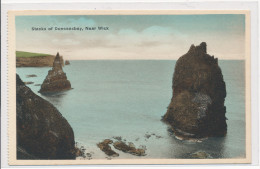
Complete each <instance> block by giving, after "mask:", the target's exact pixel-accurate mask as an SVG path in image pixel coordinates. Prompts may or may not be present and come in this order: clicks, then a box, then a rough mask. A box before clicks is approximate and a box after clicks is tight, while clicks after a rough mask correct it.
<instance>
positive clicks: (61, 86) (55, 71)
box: [39, 53, 71, 93]
mask: <svg viewBox="0 0 260 169" xmlns="http://www.w3.org/2000/svg"><path fill="white" fill-rule="evenodd" d="M62 64H64V63H63V59H62V57H61V56H60V55H59V53H57V55H56V57H55V59H54V62H53V67H52V70H49V72H48V75H47V76H46V78H45V80H44V81H43V83H42V85H41V89H40V91H39V92H40V93H50V92H59V91H64V90H69V89H71V84H70V81H69V80H67V76H66V73H64V72H63V70H62Z"/></svg>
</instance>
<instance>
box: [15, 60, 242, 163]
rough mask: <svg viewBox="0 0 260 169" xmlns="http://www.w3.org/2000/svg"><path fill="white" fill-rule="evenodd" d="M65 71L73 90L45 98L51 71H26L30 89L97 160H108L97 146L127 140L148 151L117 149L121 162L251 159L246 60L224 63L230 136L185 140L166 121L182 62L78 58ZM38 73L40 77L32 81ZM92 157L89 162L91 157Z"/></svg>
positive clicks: (22, 70) (23, 70) (19, 70)
mask: <svg viewBox="0 0 260 169" xmlns="http://www.w3.org/2000/svg"><path fill="white" fill-rule="evenodd" d="M70 63H71V64H70V65H65V66H64V67H63V70H64V72H65V73H66V75H67V78H68V80H69V81H70V82H71V85H72V88H73V89H72V90H68V91H65V92H60V93H55V94H52V95H42V94H40V93H38V91H39V90H40V86H39V85H40V84H42V82H43V80H44V79H45V77H46V76H47V74H48V70H50V69H51V68H50V67H42V68H38V67H22V68H17V69H16V70H17V73H18V74H19V76H20V77H21V79H22V80H23V81H24V82H29V81H30V82H33V84H28V85H27V86H28V87H30V88H31V90H32V91H33V92H34V93H35V94H37V95H39V96H41V97H42V98H44V99H46V100H48V101H49V102H50V103H52V104H53V105H54V106H55V107H56V108H57V109H58V110H59V111H60V113H61V114H62V115H63V116H64V117H65V118H66V119H67V121H68V122H69V123H70V125H71V127H72V128H73V131H74V135H75V141H76V144H77V146H83V147H84V148H85V149H86V153H89V154H91V158H92V159H105V158H108V156H107V155H106V154H105V153H104V152H102V151H101V150H100V149H99V148H98V147H97V143H99V142H101V141H103V140H104V139H112V140H113V141H115V140H116V139H121V140H122V141H125V142H126V143H128V142H131V143H133V144H134V145H135V146H136V148H144V149H145V150H146V151H145V153H146V155H145V156H135V155H132V154H128V153H124V152H122V151H119V150H116V149H115V148H114V147H113V146H112V145H111V147H112V149H113V150H114V151H116V152H117V153H119V157H113V158H119V159H126V158H127V159H137V158H138V159H139V158H140V159H143V158H144V159H147V158H150V159H183V158H189V157H190V155H191V154H193V153H197V152H205V153H207V154H208V158H244V157H245V61H244V60H219V66H220V68H221V70H222V73H223V77H224V81H225V82H226V90H227V97H226V100H225V106H226V110H227V111H226V117H227V127H228V129H227V135H226V136H225V137H219V138H215V137H212V138H207V139H205V140H190V141H187V140H181V139H178V138H176V137H175V135H174V133H172V131H171V128H170V127H169V126H168V125H167V124H166V123H164V122H163V121H161V119H162V116H163V115H164V114H165V113H166V111H167V107H168V105H169V103H170V100H171V97H172V77H173V73H174V67H175V63H176V60H77V61H76V60H75V61H70ZM31 74H35V75H37V77H27V75H31ZM91 158H89V159H91Z"/></svg>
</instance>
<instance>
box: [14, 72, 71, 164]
mask: <svg viewBox="0 0 260 169" xmlns="http://www.w3.org/2000/svg"><path fill="white" fill-rule="evenodd" d="M16 120H17V122H16V124H17V159H24V158H26V159H28V158H33V159H75V141H74V133H73V130H72V128H71V126H70V124H69V123H68V122H67V120H66V119H65V118H64V117H63V116H62V115H61V114H60V112H59V111H58V110H57V109H56V108H55V107H54V106H53V105H52V104H51V103H49V102H48V101H46V100H44V99H42V98H41V97H39V96H37V95H36V94H34V93H33V92H32V91H31V89H30V88H28V87H27V86H25V84H24V83H23V82H22V81H21V79H20V77H19V76H18V75H16Z"/></svg>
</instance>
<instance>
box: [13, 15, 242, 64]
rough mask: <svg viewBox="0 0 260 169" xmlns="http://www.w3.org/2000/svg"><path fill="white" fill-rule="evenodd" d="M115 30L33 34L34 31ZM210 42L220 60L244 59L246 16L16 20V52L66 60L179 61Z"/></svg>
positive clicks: (111, 16) (46, 17)
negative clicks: (34, 28) (92, 28)
mask: <svg viewBox="0 0 260 169" xmlns="http://www.w3.org/2000/svg"><path fill="white" fill-rule="evenodd" d="M98 26H104V27H109V30H107V31H98V30H94V31H86V30H83V31H68V30H66V31H54V30H52V31H48V30H47V31H32V27H45V28H49V27H81V28H83V29H85V27H98ZM201 42H206V43H207V46H208V54H210V55H214V56H215V57H217V58H219V59H244V57H245V15H243V14H211V15H121V16H120V15H118V16H116V15H96V16H93V15H89V16H87V15H84V16H64V15H63V16H16V50H18V51H26V52H37V53H48V54H52V55H55V54H56V53H57V52H60V54H61V55H63V57H64V58H65V59H69V60H74V59H81V60H82V59H83V60H84V59H173V60H176V59H178V58H179V57H180V56H182V55H183V54H185V53H186V52H187V51H188V49H189V47H190V46H191V45H192V44H194V45H199V44H200V43H201Z"/></svg>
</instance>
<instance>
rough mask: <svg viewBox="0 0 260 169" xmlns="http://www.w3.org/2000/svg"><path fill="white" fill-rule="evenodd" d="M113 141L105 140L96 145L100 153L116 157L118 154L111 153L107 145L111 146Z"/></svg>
mask: <svg viewBox="0 0 260 169" xmlns="http://www.w3.org/2000/svg"><path fill="white" fill-rule="evenodd" d="M112 143H113V141H112V140H109V139H105V140H104V141H103V142H100V143H98V144H97V146H98V147H99V148H100V150H101V151H103V152H104V153H105V154H106V155H108V156H113V157H118V156H119V154H118V153H116V152H115V151H113V150H112V149H111V147H110V145H109V144H112Z"/></svg>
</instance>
